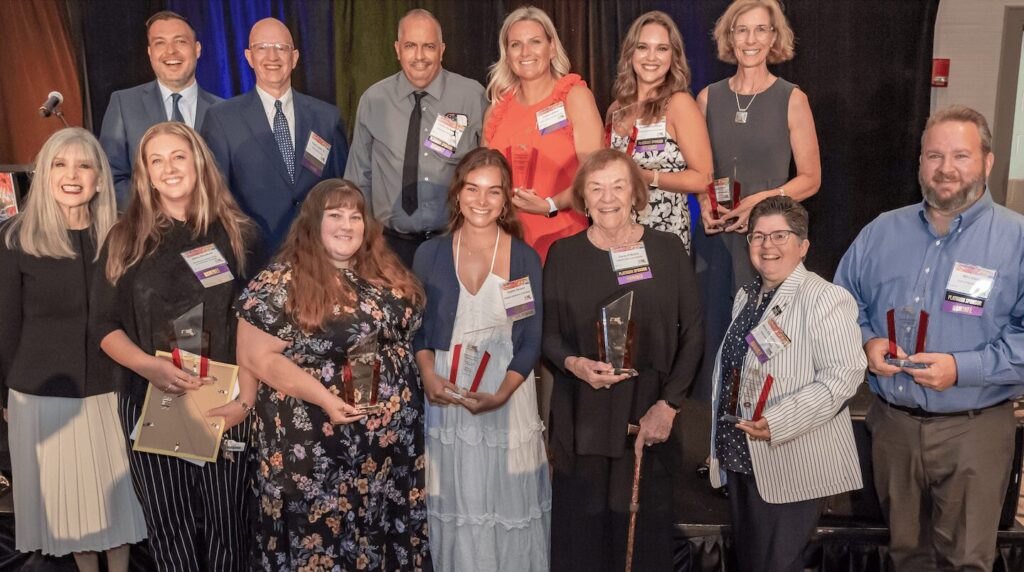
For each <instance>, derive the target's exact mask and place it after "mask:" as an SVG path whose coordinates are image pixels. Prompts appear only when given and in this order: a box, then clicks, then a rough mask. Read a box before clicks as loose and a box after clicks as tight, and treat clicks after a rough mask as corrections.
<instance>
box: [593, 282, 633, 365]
mask: <svg viewBox="0 0 1024 572" xmlns="http://www.w3.org/2000/svg"><path fill="white" fill-rule="evenodd" d="M632 313H633V292H627V293H625V294H623V295H622V296H620V297H618V298H616V299H615V300H613V301H612V302H611V303H609V304H607V305H605V306H602V307H601V314H600V316H599V317H598V320H597V354H598V360H599V361H602V362H605V363H609V364H611V366H612V368H613V369H614V371H613V373H614V374H615V375H621V374H624V373H628V374H631V375H636V374H637V371H636V370H635V369H633V351H634V349H635V348H634V346H635V343H636V334H635V326H634V324H633V320H632V319H631V316H632Z"/></svg>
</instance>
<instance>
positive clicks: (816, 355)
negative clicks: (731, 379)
mask: <svg viewBox="0 0 1024 572" xmlns="http://www.w3.org/2000/svg"><path fill="white" fill-rule="evenodd" d="M746 303H747V295H746V292H745V291H744V290H740V291H739V292H738V293H737V295H736V301H735V303H734V304H733V309H732V316H733V319H734V320H735V319H736V316H737V315H738V314H739V313H740V311H741V310H742V309H743V306H744V305H745V304H746ZM776 307H777V308H779V309H780V310H781V313H780V314H778V315H775V314H776V311H775V310H774V308H776ZM773 316H774V318H775V321H776V323H777V324H778V325H779V327H780V328H782V330H783V331H784V332H785V333H786V335H787V336H789V338H790V339H791V340H792V341H791V343H790V344H789V346H788V347H787V348H786V349H785V350H783V351H782V352H780V353H778V354H776V355H775V357H773V358H772V359H770V360H769V361H768V362H766V363H764V364H761V363H760V362H758V360H757V357H756V356H755V355H754V352H753V350H748V351H747V354H746V356H745V357H744V359H743V373H742V375H741V378H740V379H741V381H740V392H739V399H738V402H739V403H738V409H739V410H740V412H739V413H737V415H739V416H740V417H743V418H745V419H750V418H751V417H752V415H753V413H754V408H755V407H756V405H757V399H758V396H759V395H760V394H761V388H762V387H763V384H764V381H765V379H766V377H767V376H768V375H771V376H772V378H773V379H774V383H773V385H772V387H771V390H770V393H769V395H768V399H767V402H766V406H765V408H764V413H763V415H764V417H765V419H767V420H768V429H769V430H770V431H771V440H770V441H767V442H766V441H753V440H751V439H750V438H749V437H748V438H747V443H748V444H749V445H750V457H751V461H752V462H753V467H754V475H755V477H756V478H755V480H756V482H757V490H758V492H759V493H760V495H761V498H762V499H764V500H765V501H766V502H769V503H786V502H796V501H802V500H807V499H813V498H820V497H824V496H829V495H834V494H838V493H842V492H846V491H850V490H855V489H859V488H861V487H862V486H863V483H862V482H861V473H860V463H859V461H858V459H857V446H856V444H855V443H854V440H853V425H852V423H851V421H850V410H849V408H847V407H845V404H846V401H847V400H848V399H850V398H851V397H853V395H854V393H856V392H857V386H858V385H859V384H861V383H862V382H863V381H864V370H865V368H866V367H867V360H866V359H865V358H864V351H863V349H862V348H861V336H860V329H859V328H858V326H857V303H856V302H855V301H854V299H853V296H851V295H850V293H849V292H847V291H846V290H845V289H843V288H842V287H840V286H836V285H834V284H832V283H831V282H829V281H827V280H825V279H823V278H821V277H820V276H818V275H817V274H815V273H813V272H808V271H807V269H806V268H804V265H803V264H800V265H799V266H797V268H796V269H795V270H794V271H793V273H792V274H790V275H789V277H788V278H786V280H785V281H784V282H783V283H782V284H781V285H780V286H779V290H778V292H776V293H775V297H774V298H773V299H772V303H771V306H769V308H768V310H767V311H766V312H765V313H764V317H763V320H767V319H768V318H770V317H773ZM721 359H722V348H721V347H719V348H718V355H717V356H716V358H715V373H714V378H713V381H714V385H713V387H714V392H713V394H712V395H714V396H715V398H714V400H713V403H712V409H711V413H712V416H713V417H712V419H715V418H716V417H717V415H718V400H719V399H720V398H721V396H719V395H718V393H719V385H720V384H719V381H720V379H721V371H720V369H721ZM711 426H712V431H711V482H712V484H714V485H715V486H716V487H719V486H722V485H723V484H724V483H725V471H723V470H721V469H720V467H719V464H718V459H717V457H716V455H715V426H716V423H715V422H714V421H713V422H712V424H711Z"/></svg>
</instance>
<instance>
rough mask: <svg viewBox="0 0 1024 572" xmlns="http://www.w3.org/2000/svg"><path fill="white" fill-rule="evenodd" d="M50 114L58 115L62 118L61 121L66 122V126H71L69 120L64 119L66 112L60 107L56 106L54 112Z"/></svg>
mask: <svg viewBox="0 0 1024 572" xmlns="http://www.w3.org/2000/svg"><path fill="white" fill-rule="evenodd" d="M50 115H56V116H57V117H59V118H60V122H61V123H63V124H64V127H71V126H70V125H68V120H67V119H64V112H63V111H61V110H60V107H54V108H53V112H52V113H50Z"/></svg>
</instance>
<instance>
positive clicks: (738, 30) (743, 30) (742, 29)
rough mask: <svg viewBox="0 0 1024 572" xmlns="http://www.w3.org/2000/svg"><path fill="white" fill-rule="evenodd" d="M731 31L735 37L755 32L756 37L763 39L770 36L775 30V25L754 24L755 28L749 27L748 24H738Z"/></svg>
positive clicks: (746, 35)
mask: <svg viewBox="0 0 1024 572" xmlns="http://www.w3.org/2000/svg"><path fill="white" fill-rule="evenodd" d="M731 31H732V35H733V37H734V38H746V37H748V36H749V35H750V32H754V37H755V38H757V39H759V40H763V39H765V38H767V37H768V34H771V33H772V32H774V31H775V27H774V26H765V25H764V24H761V25H759V26H754V27H753V28H748V27H747V26H736V27H735V28H733V29H732V30H731Z"/></svg>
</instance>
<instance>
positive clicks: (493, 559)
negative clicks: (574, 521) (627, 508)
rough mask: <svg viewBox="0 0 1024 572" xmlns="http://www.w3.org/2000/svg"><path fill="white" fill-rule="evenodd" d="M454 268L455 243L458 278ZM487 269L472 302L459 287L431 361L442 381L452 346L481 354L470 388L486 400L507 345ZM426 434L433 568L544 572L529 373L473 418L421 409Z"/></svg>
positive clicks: (544, 504) (537, 423)
mask: <svg viewBox="0 0 1024 572" xmlns="http://www.w3.org/2000/svg"><path fill="white" fill-rule="evenodd" d="M460 238H461V237H460ZM499 241H500V238H499ZM497 246H498V245H497V243H496V244H495V253H497ZM458 260H459V256H458V245H457V246H456V255H455V265H456V274H457V273H458ZM493 270H494V258H493V257H492V260H491V272H490V273H489V274H488V275H487V278H486V279H485V280H484V283H483V285H482V286H481V287H480V290H479V292H477V293H476V294H475V295H474V294H472V293H470V292H469V290H467V289H466V287H465V286H464V285H462V282H461V280H460V281H459V288H460V293H459V305H458V309H457V311H456V315H455V326H454V330H453V332H452V342H451V343H452V346H451V348H450V351H437V352H436V353H435V358H434V361H435V371H436V372H437V374H438V375H440V376H441V377H443V378H445V379H449V375H450V373H451V364H452V357H453V354H454V352H455V347H456V345H458V344H463V347H464V348H467V347H468V346H469V345H475V346H476V347H477V348H478V349H479V351H480V352H484V351H486V352H487V353H488V354H489V355H490V358H489V360H488V361H487V363H486V366H485V368H484V370H483V375H482V378H481V380H480V385H479V388H478V391H480V392H485V393H494V392H496V391H497V390H498V388H499V387H500V386H501V382H502V380H503V379H504V377H505V372H506V370H507V368H508V364H509V362H511V360H512V347H513V346H512V320H510V319H509V318H508V317H507V316H506V314H505V309H504V307H503V305H502V301H501V291H500V287H501V285H502V284H503V283H504V282H505V281H504V280H502V279H501V278H500V277H499V276H497V275H495V274H494V272H493ZM471 353H472V352H471V351H469V350H465V351H460V356H461V359H460V362H462V364H465V363H466V359H467V358H466V357H465V356H466V355H467V354H471ZM478 355H480V354H478ZM468 369H469V370H473V368H468ZM473 377H474V374H473V373H472V372H469V373H466V374H459V377H458V378H457V385H459V386H460V387H466V388H469V386H470V384H471V383H472V378H473ZM426 427H427V431H426V436H427V448H426V450H427V509H428V513H429V530H430V551H431V554H432V556H433V560H434V568H435V569H437V570H439V571H440V570H443V571H445V572H452V571H464V572H487V571H499V570H501V571H509V572H530V571H536V572H541V571H544V572H546V571H547V570H548V569H549V565H548V551H549V538H550V524H551V519H550V516H551V482H550V479H549V475H548V463H547V457H546V455H545V451H544V442H543V435H542V431H543V428H544V427H543V424H542V423H541V420H540V416H539V415H538V413H537V393H536V385H535V383H534V377H533V374H532V373H531V374H530V376H529V377H528V378H527V379H526V381H524V382H523V383H522V385H520V386H519V388H518V389H517V390H516V391H515V393H513V394H512V397H510V398H509V400H508V402H507V403H506V404H505V405H504V406H503V407H501V408H499V409H497V410H495V411H490V412H487V413H483V414H480V415H473V414H472V413H470V412H469V410H467V409H465V408H464V407H461V406H455V405H449V406H434V405H431V404H429V403H428V404H427V405H426Z"/></svg>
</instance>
